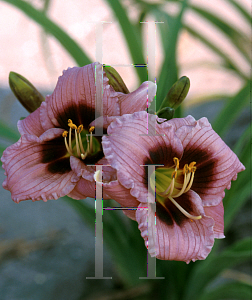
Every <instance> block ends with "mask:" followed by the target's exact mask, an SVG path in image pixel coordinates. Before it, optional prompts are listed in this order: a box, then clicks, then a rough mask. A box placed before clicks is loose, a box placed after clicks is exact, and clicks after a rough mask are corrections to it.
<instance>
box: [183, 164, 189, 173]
mask: <svg viewBox="0 0 252 300" xmlns="http://www.w3.org/2000/svg"><path fill="white" fill-rule="evenodd" d="M188 172H189V167H188V164H185V165H184V168H183V175H185V174H187V173H188Z"/></svg>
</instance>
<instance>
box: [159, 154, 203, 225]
mask: <svg viewBox="0 0 252 300" xmlns="http://www.w3.org/2000/svg"><path fill="white" fill-rule="evenodd" d="M173 161H174V164H175V166H174V169H175V170H174V171H173V172H172V174H171V178H172V181H171V183H170V184H169V186H168V187H167V189H166V190H165V191H163V192H160V191H159V190H160V187H161V186H162V180H164V178H163V179H162V177H160V176H161V174H162V173H161V174H159V179H160V180H161V186H160V187H159V188H158V191H156V192H157V194H158V195H160V196H162V197H166V198H168V199H169V200H170V201H171V202H172V203H173V204H174V205H175V206H176V207H177V208H178V209H179V210H180V211H181V212H182V213H183V214H184V215H185V216H186V217H188V218H189V219H190V220H191V221H193V220H199V219H201V218H202V216H201V215H200V216H193V215H191V214H190V213H188V212H187V211H186V210H185V209H184V208H183V207H181V205H180V204H178V202H177V201H176V200H174V198H177V197H180V196H181V195H182V194H184V193H186V192H188V191H189V190H190V188H191V187H192V184H193V180H194V174H195V171H196V166H195V165H196V162H195V161H193V162H191V163H190V164H189V165H188V164H185V165H184V167H183V171H182V170H178V168H179V159H178V158H177V157H174V158H173ZM182 174H183V176H184V182H183V184H181V183H179V182H175V181H176V178H177V176H178V175H179V176H180V175H182Z"/></svg>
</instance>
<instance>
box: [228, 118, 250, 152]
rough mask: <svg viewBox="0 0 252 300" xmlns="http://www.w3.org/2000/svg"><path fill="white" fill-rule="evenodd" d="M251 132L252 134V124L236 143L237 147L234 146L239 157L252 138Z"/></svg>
mask: <svg viewBox="0 0 252 300" xmlns="http://www.w3.org/2000/svg"><path fill="white" fill-rule="evenodd" d="M251 132H252V123H251V124H250V126H248V128H247V129H246V130H245V131H244V133H243V134H242V136H240V138H239V140H238V141H237V142H236V144H235V146H234V149H233V151H234V153H235V154H236V155H237V156H240V154H241V153H242V152H244V151H243V150H244V146H245V145H246V143H249V141H250V138H251Z"/></svg>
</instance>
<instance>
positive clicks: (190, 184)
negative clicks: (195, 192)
mask: <svg viewBox="0 0 252 300" xmlns="http://www.w3.org/2000/svg"><path fill="white" fill-rule="evenodd" d="M194 173H195V172H193V173H192V175H191V180H190V183H189V185H188V187H187V188H186V189H185V191H184V193H186V192H188V191H189V190H190V188H191V187H192V184H193V179H194Z"/></svg>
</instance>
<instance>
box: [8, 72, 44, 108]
mask: <svg viewBox="0 0 252 300" xmlns="http://www.w3.org/2000/svg"><path fill="white" fill-rule="evenodd" d="M9 85H10V88H11V90H12V92H13V93H14V95H15V96H16V97H17V99H18V100H19V102H20V103H21V104H22V105H23V106H24V108H25V109H26V110H27V111H28V112H29V113H32V112H33V111H35V110H36V109H37V108H39V107H40V105H41V103H42V102H43V101H45V99H44V97H43V96H42V95H41V94H40V92H39V91H38V90H37V89H36V88H35V87H34V86H33V85H32V84H31V83H30V81H28V80H27V79H26V78H24V77H23V76H22V75H20V74H18V73H15V72H10V74H9Z"/></svg>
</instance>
